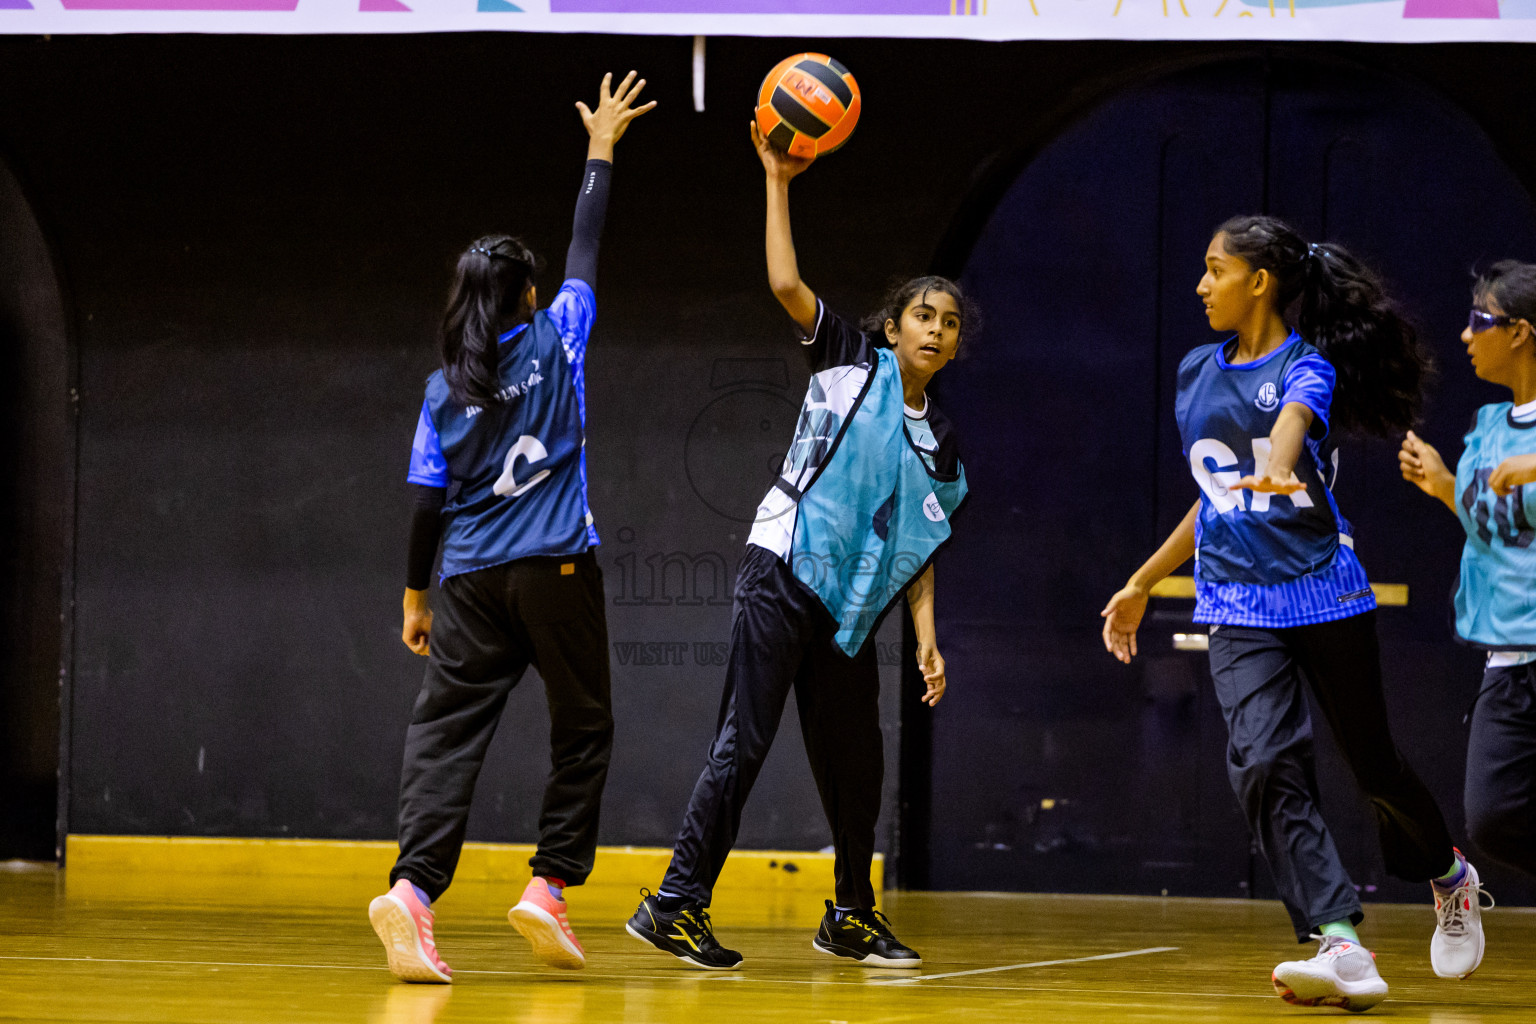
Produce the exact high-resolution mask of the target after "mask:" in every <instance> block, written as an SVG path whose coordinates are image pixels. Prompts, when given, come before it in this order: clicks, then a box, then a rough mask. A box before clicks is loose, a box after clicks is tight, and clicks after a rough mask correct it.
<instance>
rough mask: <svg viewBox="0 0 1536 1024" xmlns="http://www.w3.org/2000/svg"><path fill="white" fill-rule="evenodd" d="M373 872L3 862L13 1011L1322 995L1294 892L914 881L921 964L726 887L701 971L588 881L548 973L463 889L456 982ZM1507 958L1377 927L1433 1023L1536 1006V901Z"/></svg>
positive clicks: (682, 1016) (536, 1013) (1395, 916)
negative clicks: (384, 920)
mask: <svg viewBox="0 0 1536 1024" xmlns="http://www.w3.org/2000/svg"><path fill="white" fill-rule="evenodd" d="M376 888H381V887H374V886H366V885H359V884H358V883H356V882H351V881H348V882H319V881H313V880H306V881H301V882H296V883H293V884H274V883H273V882H270V881H266V880H257V881H245V880H240V879H229V878H223V879H219V878H204V879H198V878H169V879H152V878H145V877H129V878H120V879H112V878H106V877H100V876H97V877H90V878H83V877H77V878H75V879H70V878H69V877H68V873H67V872H66V873H64V874H63V875H60V874H57V873H55V872H53V871H51V870H49V871H46V872H40V871H33V872H9V873H5V872H0V935H3V936H4V939H5V942H4V948H3V950H0V1020H5V1021H27V1022H45V1021H149V1022H161V1024H171V1022H183V1021H199V1022H214V1021H217V1022H221V1024H238V1022H262V1024H266V1022H291V1024H300V1022H310V1021H313V1022H331V1021H337V1022H341V1021H346V1022H358V1024H453V1022H466V1024H468V1022H479V1021H495V1022H498V1024H578V1022H584V1021H594V1022H596V1021H602V1022H614V1021H633V1022H657V1024H673V1022H700V1024H716V1022H727V1024H757V1022H762V1024H768V1022H789V1021H793V1022H849V1024H854V1022H861V1024H875V1022H896V1021H915V1022H934V1024H937V1022H951V1021H953V1022H962V1024H972V1022H975V1024H982V1022H989V1021H1008V1022H1011V1024H1012V1022H1020V1021H1031V1020H1049V1021H1051V1022H1053V1024H1058V1022H1059V1024H1076V1022H1114V1024H1132V1022H1136V1024H1140V1022H1160V1021H1168V1022H1180V1024H1189V1022H1192V1021H1199V1022H1202V1024H1204V1022H1210V1021H1216V1022H1225V1021H1234V1022H1235V1021H1271V1020H1286V1019H1299V1018H1303V1017H1320V1016H1321V1017H1326V1016H1337V1015H1338V1011H1333V1010H1298V1009H1295V1008H1292V1007H1289V1006H1286V1005H1285V1004H1283V1003H1281V1002H1280V1001H1279V1000H1278V999H1277V998H1276V997H1275V996H1274V995H1273V993H1272V992H1271V990H1270V987H1269V970H1270V967H1271V966H1273V964H1274V963H1275V962H1276V961H1278V960H1281V959H1285V958H1288V957H1293V956H1296V955H1298V954H1306V953H1307V951H1308V950H1309V949H1310V947H1298V946H1296V945H1295V944H1293V943H1292V942H1290V941H1289V940H1288V928H1287V924H1286V919H1285V915H1284V913H1283V912H1282V911H1281V909H1280V907H1279V905H1278V904H1274V903H1265V902H1245V901H1210V900H1179V899H1155V898H1153V899H1127V898H1114V897H1089V896H1020V895H987V894H968V895H949V894H939V893H908V894H892V895H891V896H890V897H889V899H888V901H887V903H886V906H885V910H886V911H887V912H888V913H889V914H890V916H891V919H892V921H893V922H894V924H895V926H896V931H897V934H898V935H900V936H901V937H902V938H903V939H905V940H906V941H907V942H909V943H910V944H912V945H913V946H914V947H916V948H917V949H918V950H919V951H920V952H922V954H923V955H924V957H925V959H926V966H925V967H924V969H923V971H922V972H921V973H920V974H906V973H897V972H890V971H883V972H882V971H871V970H866V969H863V968H859V967H856V966H853V965H849V966H844V965H843V962H842V961H838V960H835V959H833V958H831V957H827V956H825V955H823V954H820V953H818V952H816V951H815V950H813V949H812V948H811V942H810V940H811V936H812V935H813V934H814V930H815V926H816V922H817V920H818V918H819V916H820V912H821V906H820V904H819V901H814V900H810V899H807V898H805V897H804V896H796V897H788V898H784V899H783V900H782V901H781V902H780V903H778V904H776V905H775V904H764V903H762V902H760V900H759V899H758V898H755V897H753V896H751V895H748V894H741V893H733V894H726V895H723V896H722V897H721V898H719V899H717V900H716V905H715V908H714V911H713V916H714V919H715V924H716V931H717V934H718V935H719V936H720V937H721V939H722V940H724V941H725V943H726V944H727V945H729V946H732V947H734V948H737V949H740V950H741V951H742V952H743V953H744V954H745V956H746V963H745V964H744V965H743V968H742V969H741V970H740V971H737V972H732V973H722V974H717V973H707V972H703V971H695V970H691V969H688V968H686V967H684V966H683V965H682V964H680V963H679V962H678V961H676V960H673V959H672V958H670V957H667V956H664V955H663V954H660V953H657V952H655V951H653V950H650V949H649V948H648V947H646V946H643V945H641V944H640V943H638V942H637V941H636V940H634V939H632V938H630V937H629V936H627V935H626V934H625V933H624V931H623V928H622V925H623V922H624V920H625V919H626V918H627V917H628V915H629V914H630V913H631V912H632V911H633V910H634V906H635V903H636V901H637V898H638V896H637V893H635V892H634V891H632V890H627V889H626V890H625V891H613V890H602V889H595V888H591V887H588V888H586V889H580V890H573V891H572V893H571V920H572V923H573V925H574V926H575V928H576V929H577V932H578V934H579V935H580V936H581V939H582V941H583V942H584V943H585V945H586V948H587V951H588V954H589V957H590V964H591V966H590V967H589V968H588V969H587V970H585V971H583V972H579V973H566V972H558V971H549V970H543V969H541V968H540V967H539V966H538V965H537V964H536V963H534V962H533V960H532V959H531V957H530V956H529V954H528V951H527V948H526V946H525V945H524V944H523V942H522V940H521V939H520V938H519V937H518V935H517V934H516V932H514V931H513V930H512V928H511V927H510V926H509V925H508V924H507V922H506V917H505V914H506V910H507V906H508V904H509V901H511V900H513V899H515V897H516V893H515V892H513V891H511V890H510V889H509V888H508V887H506V886H504V885H490V884H484V883H480V884H464V885H461V886H456V887H455V888H454V890H453V891H451V892H450V893H449V894H448V895H447V896H446V897H445V898H444V899H443V900H442V901H441V903H440V905H439V908H438V911H439V913H438V923H437V937H438V944H439V948H440V949H441V950H442V952H443V955H444V957H445V958H446V959H447V961H448V962H449V963H450V964H452V965H453V967H454V969H455V971H456V975H455V978H456V980H455V983H454V984H453V986H452V987H451V988H450V987H442V986H431V987H429V986H415V985H401V984H397V983H395V982H394V980H393V979H392V978H391V977H390V976H389V974H388V972H387V971H386V970H385V969H384V957H383V954H382V952H381V951H380V949H379V946H378V942H377V940H376V939H375V938H374V935H373V932H372V931H371V930H370V929H369V926H368V920H367V915H366V913H365V907H366V905H367V901H368V899H369V898H370V897H372V896H374V895H376V894H377V892H376ZM1484 920H1485V922H1486V924H1487V930H1488V955H1487V958H1486V960H1485V961H1484V963H1483V967H1482V969H1481V970H1480V971H1479V972H1478V973H1477V974H1476V975H1475V976H1474V977H1473V978H1472V979H1471V980H1468V981H1463V982H1457V981H1443V980H1441V979H1438V978H1436V977H1434V975H1433V974H1432V973H1431V972H1430V969H1429V961H1428V946H1429V933H1430V931H1431V930H1432V928H1433V919H1432V916H1431V912H1430V910H1429V908H1428V906H1427V905H1425V906H1414V907H1402V906H1380V907H1371V908H1370V909H1369V919H1368V921H1367V925H1366V929H1365V931H1364V937H1365V939H1366V941H1367V942H1368V944H1370V945H1371V946H1372V947H1373V948H1375V950H1376V951H1377V954H1378V964H1379V966H1380V968H1381V971H1382V974H1383V976H1384V977H1385V978H1386V979H1387V981H1388V982H1389V983H1390V985H1391V986H1392V993H1391V997H1390V998H1389V1000H1388V1001H1387V1002H1386V1003H1383V1004H1382V1005H1381V1006H1380V1007H1378V1008H1377V1009H1376V1010H1375V1011H1372V1012H1373V1014H1374V1015H1376V1016H1381V1017H1385V1018H1389V1019H1391V1020H1395V1021H1405V1022H1406V1021H1425V1022H1432V1024H1481V1022H1505V1021H1508V1022H1515V1021H1520V1022H1526V1024H1529V1022H1532V1021H1536V913H1533V912H1531V911H1526V910H1506V909H1502V908H1501V909H1498V910H1495V911H1492V912H1490V913H1489V914H1487V915H1486V916H1485V918H1484Z"/></svg>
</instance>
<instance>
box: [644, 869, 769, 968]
mask: <svg viewBox="0 0 1536 1024" xmlns="http://www.w3.org/2000/svg"><path fill="white" fill-rule="evenodd" d="M640 895H641V896H642V897H644V898H643V899H641V901H640V908H639V909H638V910H636V911H635V916H634V917H632V918H630V919H629V922H628V923H627V924H625V925H624V930H625V931H627V932H629V934H631V935H633V936H634V937H635V938H637V939H639V940H640V941H641V942H645V943H648V944H650V945H652V946H655V947H656V948H657V949H659V950H661V951H662V952H663V953H671V954H672V955H673V956H675V957H677V958H678V959H679V960H682V961H684V962H686V963H690V964H692V965H693V966H695V967H702V968H704V969H705V970H706V971H730V970H734V969H735V968H737V967H740V966H741V954H740V953H738V952H736V951H735V950H734V949H726V948H725V947H724V946H722V945H720V943H719V942H718V941H716V939H715V930H714V929H713V928H712V927H710V923H709V914H707V913H705V911H704V908H703V907H701V906H700V905H699V904H697V903H690V904H687V905H685V906H683V907H680V908H679V909H677V910H675V911H673V912H671V913H668V912H667V911H665V910H662V909H661V906H660V903H661V898H660V897H659V896H656V895H655V894H653V893H651V892H649V891H648V890H645V889H641V890H640Z"/></svg>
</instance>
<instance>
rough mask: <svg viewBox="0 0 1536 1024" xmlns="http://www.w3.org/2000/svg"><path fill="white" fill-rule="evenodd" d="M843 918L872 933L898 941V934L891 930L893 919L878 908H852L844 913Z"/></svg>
mask: <svg viewBox="0 0 1536 1024" xmlns="http://www.w3.org/2000/svg"><path fill="white" fill-rule="evenodd" d="M843 920H844V921H847V922H849V923H851V924H854V925H856V926H858V927H860V928H862V929H864V930H865V931H867V932H869V933H870V934H871V935H877V936H879V937H880V938H882V939H890V940H891V941H893V942H894V941H896V936H895V935H894V934H893V933H892V932H891V919H890V918H888V917H886V916H885V915H884V914H882V913H880V911H878V910H850V911H848V912H847V913H846V914H844V915H843Z"/></svg>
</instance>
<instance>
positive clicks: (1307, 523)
mask: <svg viewBox="0 0 1536 1024" xmlns="http://www.w3.org/2000/svg"><path fill="white" fill-rule="evenodd" d="M1235 346H1236V341H1235V339H1232V340H1229V341H1227V342H1225V343H1222V344H1216V345H1202V346H1200V347H1199V348H1197V349H1194V350H1193V351H1192V352H1190V353H1189V354H1188V355H1187V356H1185V357H1184V360H1183V361H1182V362H1181V363H1180V365H1179V378H1178V394H1177V397H1176V398H1175V409H1176V412H1177V416H1178V423H1179V434H1180V437H1181V439H1182V441H1183V446H1184V455H1185V457H1186V458H1187V459H1188V461H1189V467H1190V472H1191V473H1192V474H1193V475H1194V478H1195V482H1196V483H1197V484H1199V486H1200V511H1199V514H1198V516H1197V518H1196V520H1195V536H1196V545H1195V616H1194V617H1195V621H1197V622H1210V623H1218V624H1221V625H1232V626H1257V627H1263V628H1272V629H1280V628H1285V627H1288V626H1302V625H1308V624H1311V623H1317V622H1328V621H1331V620H1333V619H1341V618H1345V617H1347V616H1350V615H1357V614H1359V613H1361V612H1364V611H1368V610H1370V609H1372V608H1374V607H1375V606H1376V600H1375V597H1374V595H1373V594H1372V593H1371V589H1370V584H1369V582H1368V581H1367V579H1366V576H1365V570H1364V568H1363V567H1361V565H1360V562H1359V560H1358V559H1357V558H1356V557H1355V553H1354V541H1353V538H1352V534H1351V530H1350V527H1349V523H1348V522H1346V521H1345V519H1344V517H1343V516H1342V515H1340V514H1339V509H1338V506H1337V505H1336V504H1335V503H1334V500H1333V491H1332V487H1333V481H1334V477H1335V475H1336V474H1337V472H1338V452H1337V450H1336V449H1335V448H1334V447H1333V446H1332V445H1331V444H1330V443H1329V442H1328V413H1329V408H1330V406H1331V405H1332V402H1333V385H1334V370H1333V367H1332V366H1331V365H1330V364H1329V363H1328V361H1327V360H1326V359H1324V358H1323V356H1322V354H1321V353H1319V352H1318V351H1317V349H1315V348H1314V347H1312V346H1311V345H1309V344H1307V343H1306V342H1305V341H1303V340H1302V339H1301V337H1300V335H1298V334H1296V333H1294V332H1293V333H1292V334H1291V336H1290V337H1289V338H1288V339H1287V340H1286V341H1285V343H1284V344H1283V345H1281V346H1280V347H1279V348H1277V349H1276V350H1275V351H1273V352H1271V353H1269V354H1268V355H1266V356H1264V357H1263V358H1261V359H1256V360H1253V361H1252V362H1247V363H1231V362H1229V361H1228V357H1229V353H1230V351H1231V350H1232V349H1234V348H1235ZM1291 402H1296V403H1300V404H1302V405H1304V406H1306V407H1307V408H1308V409H1310V410H1311V411H1312V415H1313V422H1312V429H1311V430H1310V431H1309V432H1308V436H1307V439H1306V444H1305V446H1304V448H1303V451H1302V455H1301V458H1300V459H1298V460H1297V465H1296V470H1295V472H1296V476H1297V478H1298V479H1299V480H1301V482H1302V483H1304V484H1305V485H1306V489H1305V490H1304V491H1298V492H1297V493H1296V494H1293V495H1283V494H1263V493H1258V492H1254V491H1234V490H1229V487H1230V486H1231V485H1232V484H1234V483H1236V482H1237V481H1238V480H1239V479H1240V478H1242V477H1244V476H1248V475H1250V474H1262V473H1264V472H1265V469H1266V467H1267V464H1268V461H1269V447H1270V442H1269V434H1270V431H1271V430H1273V429H1274V426H1275V420H1276V419H1277V418H1278V417H1279V415H1280V410H1281V409H1282V408H1284V407H1285V406H1286V405H1287V404H1288V403H1291Z"/></svg>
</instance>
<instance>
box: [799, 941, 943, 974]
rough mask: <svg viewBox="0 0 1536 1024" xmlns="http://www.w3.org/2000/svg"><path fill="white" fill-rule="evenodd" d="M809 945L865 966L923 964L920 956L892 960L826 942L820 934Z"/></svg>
mask: <svg viewBox="0 0 1536 1024" xmlns="http://www.w3.org/2000/svg"><path fill="white" fill-rule="evenodd" d="M811 947H812V948H813V949H816V950H819V951H820V952H823V953H826V954H827V955H828V956H837V957H842V958H843V959H844V960H853V961H856V962H857V963H861V964H863V965H864V966H865V967H890V968H895V969H897V970H916V969H917V968H919V967H921V966H923V958H922V957H916V958H911V957H903V958H902V959H900V960H894V959H892V958H890V957H888V956H877V955H876V954H874V953H860V952H859V951H858V950H856V949H851V948H849V947H848V946H839V945H836V944H834V943H831V942H827V941H826V940H824V939H823V938H822V937H821V936H820V935H818V936H816V937H815V938H814V939H812V940H811Z"/></svg>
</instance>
